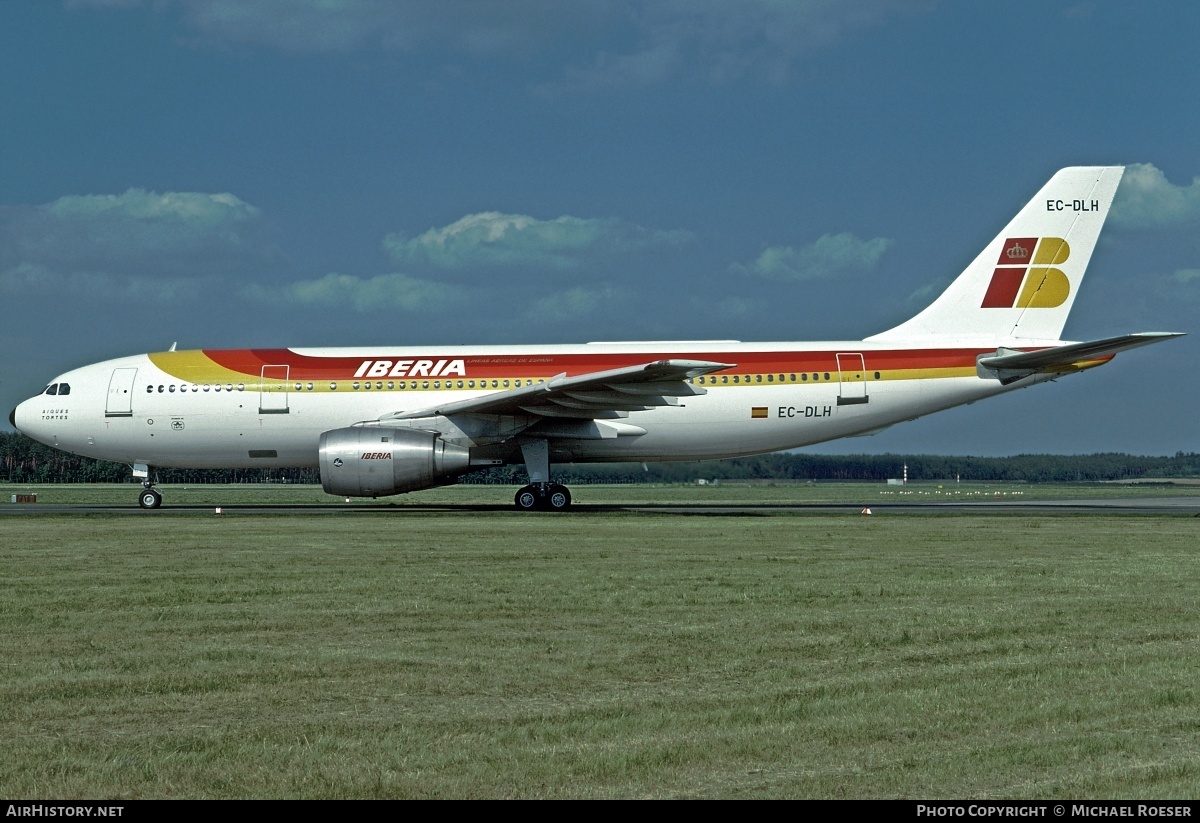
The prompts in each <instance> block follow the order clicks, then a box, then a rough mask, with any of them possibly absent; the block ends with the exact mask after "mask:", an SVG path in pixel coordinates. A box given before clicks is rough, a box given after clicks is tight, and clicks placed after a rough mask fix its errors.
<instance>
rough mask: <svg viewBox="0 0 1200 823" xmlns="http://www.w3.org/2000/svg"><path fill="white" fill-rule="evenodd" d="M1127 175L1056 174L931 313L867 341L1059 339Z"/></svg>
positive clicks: (1077, 170) (1105, 170)
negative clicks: (942, 338)
mask: <svg viewBox="0 0 1200 823" xmlns="http://www.w3.org/2000/svg"><path fill="white" fill-rule="evenodd" d="M1124 171H1125V169H1124V167H1123V166H1103V167H1101V166H1079V167H1074V168H1067V169H1063V170H1061V171H1059V172H1058V173H1057V174H1055V175H1054V176H1053V177H1052V178H1050V182H1049V183H1047V184H1046V185H1045V186H1043V187H1042V190H1041V191H1039V192H1038V193H1037V195H1036V196H1035V197H1034V198H1033V199H1032V200H1030V201H1029V203H1027V204H1026V205H1025V208H1023V209H1021V211H1020V212H1019V213H1018V214H1017V216H1016V217H1014V218H1013V220H1012V222H1010V223H1009V224H1008V225H1007V226H1006V227H1005V228H1004V231H1002V232H1001V233H1000V234H999V235H997V236H996V239H994V240H993V241H992V242H991V243H988V245H987V247H986V248H984V250H983V251H982V252H981V253H980V255H979V256H978V257H976V258H975V260H974V262H972V263H971V265H969V266H967V268H966V269H965V270H964V271H963V273H962V274H960V275H959V276H958V279H956V280H955V281H954V282H953V283H951V284H950V286H949V288H947V289H946V291H944V292H943V293H942V295H941V296H940V297H938V299H937V300H935V301H933V303H932V304H931V305H930V306H929V307H928V308H926V309H925V310H924V311H923V312H921V313H920V314H918V315H917V316H916V317H914V318H912V319H911V320H909V321H908V322H906V323H902V324H900V325H899V326H896V327H895V328H894V329H890V330H888V331H885V332H883V333H882V334H877V335H875V336H874V337H868V338H867V340H871V341H875V340H879V341H884V340H894V339H898V338H926V337H945V336H955V337H974V336H983V335H986V336H989V337H1006V338H1026V339H1036V340H1057V339H1059V337H1060V335H1062V330H1063V325H1064V324H1065V323H1066V322H1067V314H1068V313H1069V312H1070V311H1071V305H1072V304H1073V303H1074V302H1075V295H1076V293H1077V292H1078V291H1079V284H1080V282H1081V281H1082V280H1083V273H1084V271H1085V270H1086V269H1087V264H1088V261H1089V260H1090V259H1091V257H1092V250H1093V249H1094V248H1095V247H1096V239H1097V238H1098V237H1099V236H1100V229H1101V227H1102V226H1103V225H1104V219H1105V218H1106V217H1107V216H1108V209H1109V206H1111V205H1112V199H1113V195H1114V194H1115V193H1116V191H1117V184H1118V183H1120V182H1121V175H1122V174H1123V173H1124Z"/></svg>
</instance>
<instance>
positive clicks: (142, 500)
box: [138, 489, 162, 509]
mask: <svg viewBox="0 0 1200 823" xmlns="http://www.w3.org/2000/svg"><path fill="white" fill-rule="evenodd" d="M138 505H139V506H141V507H142V508H143V509H157V508H158V507H159V506H161V505H162V495H161V494H159V493H158V492H157V491H155V490H154V489H143V490H142V494H141V496H139V497H138Z"/></svg>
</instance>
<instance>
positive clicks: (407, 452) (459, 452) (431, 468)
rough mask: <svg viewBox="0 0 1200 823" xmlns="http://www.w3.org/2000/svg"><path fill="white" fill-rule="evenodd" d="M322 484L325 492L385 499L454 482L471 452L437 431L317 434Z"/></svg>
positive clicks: (355, 429) (364, 429)
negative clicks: (319, 441) (447, 440)
mask: <svg viewBox="0 0 1200 823" xmlns="http://www.w3.org/2000/svg"><path fill="white" fill-rule="evenodd" d="M320 455H321V487H322V488H323V489H325V491H326V492H327V493H329V494H336V495H342V496H351V497H384V496H386V495H389V494H400V493H401V492H411V491H417V490H419V489H429V488H433V487H434V486H444V485H446V484H447V483H452V482H454V479H455V478H456V477H458V476H459V475H460V474H463V473H464V472H467V471H469V470H470V467H471V457H470V452H469V451H468V449H467V448H466V447H465V446H456V445H454V444H453V443H447V442H446V441H445V440H442V439H441V437H440V436H439V434H438V433H437V432H431V431H419V430H416V429H385V428H379V427H375V426H351V427H349V428H345V429H334V430H333V431H327V432H325V433H323V434H322V435H321V447H320Z"/></svg>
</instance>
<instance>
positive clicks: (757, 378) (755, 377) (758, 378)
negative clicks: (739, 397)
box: [754, 374, 762, 383]
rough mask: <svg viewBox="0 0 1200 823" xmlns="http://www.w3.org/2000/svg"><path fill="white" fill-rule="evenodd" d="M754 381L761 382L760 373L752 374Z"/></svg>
mask: <svg viewBox="0 0 1200 823" xmlns="http://www.w3.org/2000/svg"><path fill="white" fill-rule="evenodd" d="M754 382H755V383H761V382H762V375H761V374H756V375H754Z"/></svg>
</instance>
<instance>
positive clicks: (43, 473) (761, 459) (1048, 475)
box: [0, 432, 1200, 485]
mask: <svg viewBox="0 0 1200 823" xmlns="http://www.w3.org/2000/svg"><path fill="white" fill-rule="evenodd" d="M905 466H907V467H908V479H909V480H955V479H959V480H964V481H967V482H977V481H993V482H1029V483H1072V482H1100V481H1108V480H1138V479H1143V478H1156V477H1162V478H1178V477H1200V454H1196V453H1191V452H1189V453H1184V452H1178V453H1176V454H1175V455H1174V456H1170V457H1146V456H1140V455H1130V454H1116V453H1105V454H1084V455H1057V454H1022V455H1017V456H1015V457H955V456H946V455H929V454H908V455H905V454H883V455H871V454H851V455H821V454H798V453H791V452H777V453H775V454H763V455H758V456H756V457H739V458H734V459H730V460H702V461H694V462H686V463H646V464H642V463H576V464H564V465H556V466H554V467H553V470H554V471H553V473H554V479H555V480H556V481H558V482H560V483H567V484H574V485H586V484H588V483H694V482H696V481H697V480H708V481H713V480H758V481H764V482H765V481H773V480H775V481H806V480H824V481H828V480H857V481H874V482H879V483H883V482H885V481H887V480H888V479H889V478H900V477H902V476H903V474H904V468H905ZM158 479H159V481H160V482H163V483H191V484H199V483H319V482H321V479H320V474H319V473H318V471H317V470H316V469H161V470H159V471H158ZM0 482H8V483H130V482H133V479H132V477H131V474H130V470H129V466H127V465H125V464H123V463H110V462H108V461H104V460H93V459H91V458H88V457H77V456H75V455H72V454H66V453H65V452H61V451H58V450H57V449H52V448H50V447H49V446H45V445H43V444H41V443H38V442H37V441H35V440H31V439H30V438H28V437H25V436H24V435H22V434H16V433H13V434H8V433H4V432H0ZM462 482H464V483H488V484H522V483H526V482H528V476H527V475H526V473H525V469H524V467H523V466H505V467H500V468H493V469H487V470H485V471H480V472H474V473H472V474H470V475H467V476H466V477H464V478H463V479H462Z"/></svg>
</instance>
